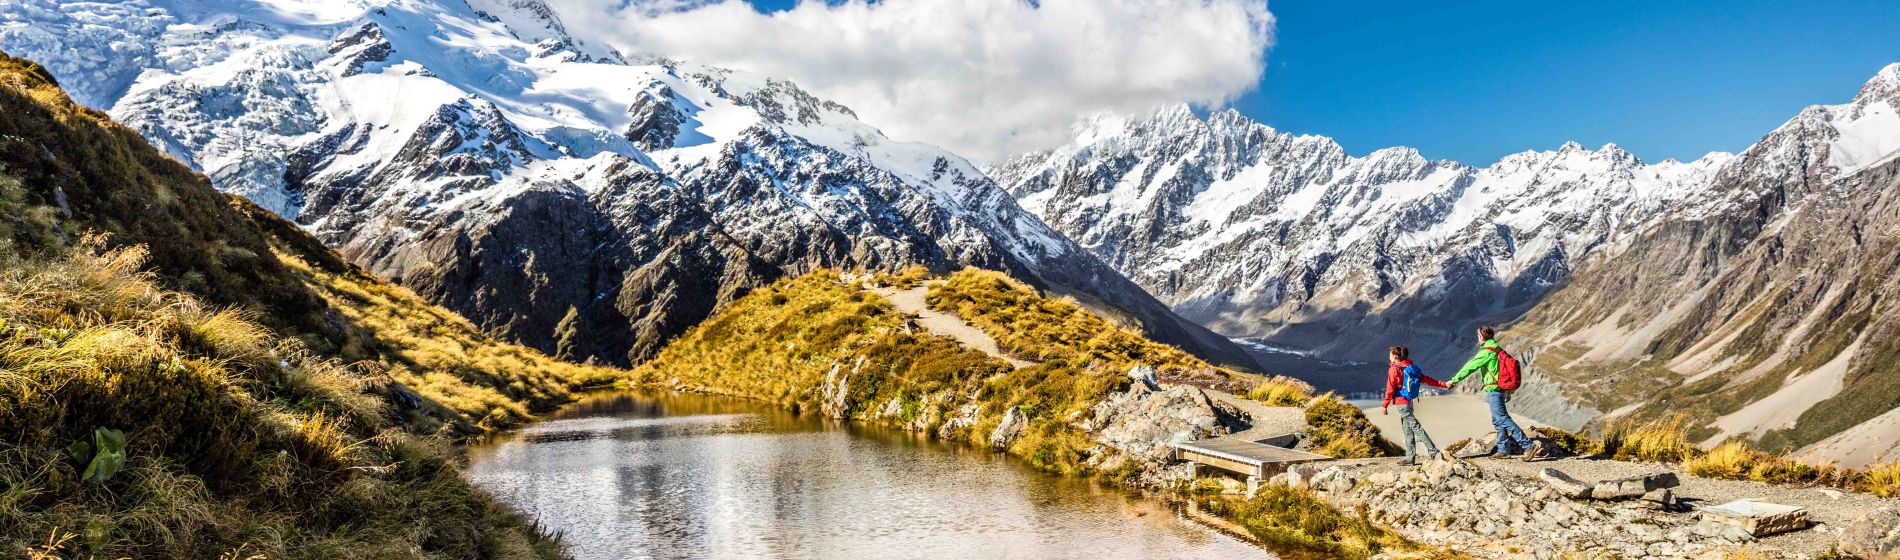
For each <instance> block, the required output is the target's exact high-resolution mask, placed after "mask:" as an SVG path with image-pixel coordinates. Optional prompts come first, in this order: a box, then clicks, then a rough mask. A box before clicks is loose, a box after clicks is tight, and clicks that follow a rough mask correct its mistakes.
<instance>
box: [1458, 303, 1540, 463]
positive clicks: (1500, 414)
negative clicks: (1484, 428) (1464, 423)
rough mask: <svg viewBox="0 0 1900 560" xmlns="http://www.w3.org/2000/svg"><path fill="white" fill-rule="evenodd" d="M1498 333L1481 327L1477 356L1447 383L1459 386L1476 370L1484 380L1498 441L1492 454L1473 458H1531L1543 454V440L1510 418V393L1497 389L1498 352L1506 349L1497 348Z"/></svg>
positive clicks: (1485, 392) (1492, 422)
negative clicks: (1529, 433) (1527, 432)
mask: <svg viewBox="0 0 1900 560" xmlns="http://www.w3.org/2000/svg"><path fill="white" fill-rule="evenodd" d="M1497 336H1498V332H1497V330H1496V329H1493V328H1491V327H1479V328H1478V353H1477V355H1474V356H1472V357H1471V359H1470V360H1468V361H1466V362H1465V365H1464V367H1461V368H1458V374H1457V375H1453V376H1451V381H1449V382H1447V384H1448V385H1452V386H1456V385H1458V382H1460V381H1464V380H1465V378H1466V377H1469V376H1471V374H1472V373H1473V372H1476V373H1478V374H1479V375H1480V376H1481V377H1480V378H1481V379H1483V380H1484V400H1485V401H1486V402H1488V403H1490V405H1491V426H1492V427H1494V428H1496V429H1497V432H1498V443H1497V447H1496V448H1495V449H1492V450H1491V453H1489V454H1486V455H1480V456H1478V457H1474V458H1481V457H1506V456H1511V455H1517V454H1519V453H1522V454H1524V460H1526V461H1529V460H1532V459H1534V458H1536V457H1537V456H1539V455H1541V454H1543V451H1544V449H1543V442H1533V441H1531V438H1529V437H1527V436H1525V435H1524V430H1523V429H1522V428H1519V427H1518V426H1517V421H1516V420H1512V419H1511V413H1510V411H1508V410H1505V407H1504V405H1505V403H1507V402H1510V400H1511V392H1510V391H1507V390H1503V389H1499V388H1498V354H1499V353H1501V352H1502V351H1503V350H1502V349H1501V348H1499V347H1498V341H1497Z"/></svg>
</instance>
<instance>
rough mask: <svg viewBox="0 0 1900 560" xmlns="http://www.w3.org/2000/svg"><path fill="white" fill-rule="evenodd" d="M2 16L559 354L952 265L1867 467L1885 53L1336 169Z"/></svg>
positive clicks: (344, 11)
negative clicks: (1864, 62) (935, 128)
mask: <svg viewBox="0 0 1900 560" xmlns="http://www.w3.org/2000/svg"><path fill="white" fill-rule="evenodd" d="M0 8H5V9H4V10H0V48H4V49H6V50H8V51H9V52H13V53H15V54H18V55H23V56H28V57H32V58H36V59H39V60H41V61H42V62H44V63H45V64H46V66H47V68H48V69H49V70H50V71H51V72H52V73H53V74H55V75H56V76H58V77H59V79H60V80H61V82H62V83H63V84H64V85H66V87H67V89H68V90H69V91H71V92H73V95H74V97H75V99H77V100H79V101H81V102H82V103H85V104H88V105H91V106H93V107H98V108H104V109H109V110H110V112H111V114H112V116H113V117H115V118H116V119H118V120H121V121H123V122H125V123H127V124H128V125H129V126H131V127H133V128H134V129H136V130H137V131H138V132H139V133H140V134H142V135H144V136H145V137H146V138H147V139H149V140H150V141H151V142H152V143H153V144H155V145H157V146H159V147H160V148H161V149H163V150H165V151H166V152H167V153H168V154H170V155H171V156H172V157H174V158H176V159H178V160H179V161H181V162H184V163H186V164H187V165H189V166H190V167H191V168H192V169H194V170H198V171H201V172H203V173H204V174H206V175H208V176H209V177H210V178H211V179H212V181H213V182H214V184H215V185H216V186H217V187H218V188H220V189H222V190H224V191H226V192H230V193H236V194H241V195H243V196H245V197H247V198H249V199H251V200H252V201H255V202H256V203H257V204H259V205H260V206H262V207H264V208H267V209H269V210H270V211H272V212H275V213H276V214H278V215H280V216H283V217H285V218H288V219H291V220H293V221H295V222H296V223H297V224H299V225H301V226H302V227H303V228H305V229H306V230H307V231H309V232H311V233H313V234H314V235H316V236H317V237H318V238H320V239H321V240H322V241H323V242H324V243H326V244H328V245H330V246H332V247H335V248H337V249H338V250H339V251H341V252H342V253H343V254H344V255H346V256H347V257H348V258H350V259H351V260H352V261H354V262H355V263H357V264H359V265H361V266H363V267H365V268H367V269H369V270H371V271H373V272H375V273H377V274H379V275H381V276H384V277H387V278H390V279H393V280H396V281H398V282H400V283H402V284H404V285H407V286H409V287H411V288H413V289H415V290H416V291H417V292H419V293H421V294H423V295H424V296H426V297H427V298H429V299H431V300H432V301H435V302H437V303H441V304H443V305H444V306H447V307H450V308H453V309H455V310H457V311H459V312H461V313H463V314H465V315H467V316H468V317H470V318H471V319H473V320H474V321H475V322H476V323H478V324H479V325H480V326H481V327H482V328H483V329H484V330H487V331H489V332H492V333H496V334H499V335H503V336H505V337H508V338H510V339H513V340H517V341H520V342H522V343H525V344H527V345H530V346H534V347H536V348H539V349H542V350H545V351H548V352H550V353H555V354H557V355H560V356H562V357H566V358H569V359H575V360H590V359H591V360H600V361H606V362H611V363H618V364H627V363H634V362H639V361H641V360H643V359H645V358H647V357H650V356H651V355H652V354H653V353H654V352H655V351H656V350H657V349H658V348H659V347H660V346H661V345H662V344H664V343H665V342H666V341H667V340H669V339H671V338H672V337H674V336H676V335H677V334H679V333H681V332H683V331H684V330H685V329H687V328H689V327H691V326H692V325H694V324H696V323H698V322H700V321H702V320H703V319H704V318H706V317H707V316H709V315H710V314H711V313H712V312H713V311H714V309H715V308H717V307H719V306H721V305H723V304H725V303H727V302H730V301H732V300H734V299H736V298H738V297H740V296H741V295H743V294H744V293H746V292H747V291H749V290H751V289H753V288H755V287H758V286H762V285H765V284H767V283H769V282H772V281H774V280H776V279H779V278H783V277H787V276H793V275H799V274H802V273H805V272H808V271H812V270H817V269H822V268H843V269H853V268H864V269H875V270H894V269H898V268H903V267H906V266H911V265H923V266H926V267H928V268H931V269H934V270H938V271H943V270H947V269H951V268H956V267H961V266H974V267H979V268H989V269H996V270H1002V271H1006V272H1008V273H1009V274H1011V275H1013V276H1016V277H1018V278H1021V279H1023V280H1025V281H1028V282H1030V283H1031V284H1033V285H1035V286H1037V287H1039V288H1043V289H1047V290H1050V291H1052V292H1054V293H1058V294H1065V295H1071V296H1074V297H1075V298H1076V299H1077V300H1079V301H1081V302H1082V303H1084V304H1086V305H1089V306H1091V307H1092V308H1094V309H1096V310H1097V311H1099V312H1103V313H1105V314H1108V315H1110V316H1114V317H1117V318H1120V319H1122V320H1124V321H1126V322H1128V323H1130V324H1135V325H1139V326H1140V327H1141V328H1142V329H1143V330H1144V331H1145V333H1146V334H1148V335H1149V336H1151V337H1153V338H1156V339H1158V340H1161V341H1164V342H1169V343H1172V344H1175V345H1178V346H1181V347H1182V348H1184V349H1186V350H1189V351H1191V352H1194V353H1196V354H1199V355H1201V356H1203V357H1207V358H1210V359H1212V360H1214V361H1216V362H1219V363H1225V364H1230V365H1240V366H1243V367H1248V366H1252V365H1261V366H1264V367H1265V369H1268V370H1270V371H1274V372H1281V373H1287V374H1291V375H1295V376H1298V377H1301V378H1302V379H1305V380H1307V381H1309V382H1312V383H1313V384H1314V385H1316V386H1318V387H1320V388H1322V389H1331V390H1339V391H1343V392H1351V391H1363V390H1368V389H1370V388H1373V387H1376V386H1377V385H1376V377H1377V376H1378V375H1379V374H1380V372H1381V369H1379V368H1378V367H1377V365H1373V364H1369V363H1370V362H1376V361H1379V360H1381V359H1382V357H1381V356H1382V354H1383V349H1384V347H1386V346H1389V345H1393V344H1406V345H1410V346H1413V347H1414V348H1415V352H1414V355H1415V356H1418V357H1419V358H1420V361H1421V363H1424V364H1427V365H1428V366H1431V367H1433V368H1436V369H1438V370H1443V369H1448V368H1449V367H1450V366H1451V365H1452V364H1455V363H1458V361H1459V360H1461V359H1462V357H1463V356H1464V355H1465V354H1466V353H1467V352H1468V351H1469V349H1470V346H1471V344H1472V341H1471V340H1470V338H1471V335H1470V334H1469V332H1470V330H1471V328H1472V327H1474V326H1477V325H1479V324H1500V325H1509V328H1508V330H1507V331H1506V340H1507V342H1508V343H1510V344H1512V345H1513V347H1515V348H1516V349H1517V350H1518V352H1519V353H1520V354H1522V355H1523V356H1524V357H1525V358H1526V359H1527V360H1528V363H1529V364H1530V368H1531V369H1530V371H1531V375H1532V380H1533V382H1532V383H1531V384H1530V387H1529V388H1527V389H1526V390H1525V391H1524V392H1523V393H1522V395H1521V396H1520V399H1519V401H1520V404H1519V410H1520V411H1526V412H1530V413H1531V414H1532V415H1533V416H1536V417H1538V418H1539V419H1542V420H1545V421H1547V422H1551V423H1554V424H1557V425H1560V426H1565V427H1578V426H1582V425H1584V424H1585V423H1587V422H1592V421H1600V420H1602V419H1606V418H1624V417H1631V418H1642V417H1659V416H1664V415H1669V414H1674V413H1677V412H1681V411H1690V412H1689V420H1690V425H1691V426H1692V428H1693V433H1692V435H1694V436H1695V439H1696V440H1697V441H1699V442H1702V443H1705V444H1713V443H1717V442H1720V441H1722V440H1724V439H1728V438H1743V439H1749V440H1753V441H1756V442H1759V443H1762V444H1765V445H1768V446H1770V447H1773V448H1777V449H1780V450H1788V451H1795V450H1799V451H1801V452H1804V453H1808V454H1813V455H1817V456H1820V457H1823V458H1827V459H1831V460H1839V461H1844V462H1848V463H1850V464H1855V463H1864V462H1867V461H1872V460H1878V459H1892V458H1895V457H1900V449H1896V448H1895V447H1894V445H1895V443H1896V442H1900V416H1894V415H1893V413H1891V412H1890V411H1893V410H1895V409H1896V407H1900V391H1895V390H1892V389H1891V388H1890V386H1891V380H1889V379H1888V377H1887V376H1891V375H1893V372H1894V371H1900V370H1897V369H1896V368H1892V367H1888V366H1886V364H1889V363H1891V362H1892V358H1893V357H1895V356H1896V355H1900V347H1893V345H1894V344H1900V343H1893V342H1889V341H1890V340H1893V339H1895V337H1894V336H1892V335H1893V333H1892V331H1893V329H1894V322H1893V321H1894V319H1892V318H1891V317H1893V316H1894V315H1895V312H1894V311H1892V310H1891V307H1890V306H1889V305H1887V304H1885V301H1887V300H1886V299H1885V298H1883V296H1885V295H1889V294H1888V292H1891V291H1892V289H1893V286H1894V283H1893V282H1892V281H1891V280H1890V277H1891V274H1892V273H1893V269H1894V266H1895V263H1894V261H1893V257H1892V255H1893V254H1894V253H1893V243H1894V236H1895V235H1900V233H1896V232H1900V216H1895V215H1893V211H1892V210H1891V202H1890V199H1891V198H1893V197H1894V196H1895V192H1894V191H1895V190H1896V189H1900V186H1897V185H1896V184H1895V182H1894V179H1893V176H1894V166H1895V164H1894V163H1893V155H1894V153H1895V152H1896V151H1900V117H1897V116H1896V113H1895V107H1896V106H1900V99H1896V97H1895V96H1896V94H1895V91H1896V89H1897V87H1896V84H1900V65H1894V66H1889V67H1887V68H1885V69H1881V70H1880V71H1879V72H1878V73H1877V74H1876V75H1875V76H1874V78H1873V79H1872V80H1870V81H1869V82H1867V84H1866V85H1865V86H1863V87H1862V88H1861V90H1860V91H1859V92H1858V93H1857V95H1855V96H1854V98H1853V99H1852V100H1851V101H1849V102H1848V103H1845V104H1840V105H1816V106H1813V107H1809V108H1808V109H1806V110H1803V111H1801V112H1800V113H1799V114H1798V115H1796V116H1795V117H1794V118H1793V119H1791V120H1789V121H1788V122H1787V123H1785V124H1783V125H1782V126H1780V127H1778V128H1776V129H1774V130H1773V131H1771V132H1769V133H1768V134H1767V135H1766V136H1764V137H1763V138H1762V139H1761V140H1759V141H1758V142H1756V143H1755V144H1754V145H1752V146H1749V147H1748V148H1746V149H1744V150H1741V151H1739V152H1738V153H1734V154H1728V153H1711V154H1708V155H1706V156H1703V157H1701V158H1698V159H1696V160H1694V161H1687V162H1684V161H1675V160H1665V161H1661V162H1654V163H1650V162H1645V161H1643V160H1641V159H1640V158H1637V157H1636V156H1634V155H1633V154H1631V153H1629V152H1628V151H1625V150H1623V149H1621V148H1619V147H1617V146H1615V145H1613V144H1612V145H1605V146H1602V147H1600V148H1597V149H1590V148H1586V147H1584V146H1581V145H1578V144H1575V143H1567V144H1564V145H1563V146H1561V147H1560V148H1558V149H1556V150H1552V151H1527V152H1523V153H1518V154H1513V155H1509V156H1506V157H1504V158H1501V159H1500V160H1499V161H1497V162H1496V163H1493V164H1491V165H1488V166H1484V167H1478V166H1472V165H1467V164H1463V163H1458V162H1451V161H1434V160H1430V159H1427V158H1425V157H1423V156H1421V155H1420V154H1419V153H1418V152H1417V151H1416V150H1413V149H1410V148H1403V147H1398V148H1387V149H1381V150H1376V151H1373V152H1371V153H1368V154H1365V155H1363V156H1355V155H1352V154H1350V153H1348V152H1347V151H1346V150H1345V149H1344V148H1342V147H1341V146H1340V145H1339V144H1338V143H1337V142H1335V141H1333V140H1331V139H1329V138H1326V137H1323V136H1315V135H1298V134H1290V133H1285V132H1281V131H1278V130H1275V129H1273V128H1272V127H1269V126H1267V125H1264V124H1261V123H1258V122H1255V121H1252V120H1250V119H1248V118H1247V117H1245V116H1243V115H1241V114H1239V113H1237V112H1234V111H1215V112H1212V113H1201V112H1197V111H1196V110H1193V109H1191V108H1189V107H1187V106H1174V107H1165V108H1161V109H1159V110H1156V111H1154V112H1152V113H1150V114H1146V115H1136V116H1127V115H1106V114H1105V115H1100V116H1097V117H1094V118H1092V119H1089V120H1087V121H1086V122H1084V123H1082V124H1081V125H1079V126H1078V127H1077V128H1076V129H1075V134H1074V140H1073V141H1071V142H1069V143H1067V144H1065V145H1063V146H1060V147H1057V148H1054V149H1051V150H1046V151H1042V152H1038V153H1032V154H1025V155H1022V156H1020V157H1017V158H1014V159H1011V160H1009V161H1006V162H1002V163H1000V164H998V165H995V166H991V167H983V166H978V165H974V164H972V163H971V162H969V161H967V160H965V159H963V158H960V157H958V156H956V155H955V154H951V153H948V152H946V151H943V150H941V149H938V148H935V147H931V146H928V145H923V144H917V143H907V142H899V141H895V140H892V139H890V138H887V137H885V136H884V135H883V134H882V133H880V132H878V130H877V129H875V128H873V127H872V126H871V125H870V124H867V123H864V122H861V121H860V120H859V119H858V118H857V117H856V115H855V114H854V113H853V112H852V111H851V110H850V109H849V108H847V107H844V106H842V105H839V104H837V103H833V102H830V101H826V100H824V99H821V98H819V97H817V96H814V95H812V94H810V93H808V92H806V91H804V90H802V89H800V88H798V87H797V86H796V85H794V84H792V83H789V82H785V81H780V80H776V79H772V78H769V77H761V76H753V75H748V74H745V73H741V72H734V71H730V70H726V69H721V68H717V67H710V66H703V65H698V64H692V63H686V62H681V61H674V60H668V59H665V58H663V57H660V56H652V55H629V54H627V53H620V52H616V51H614V50H613V49H610V48H606V47H604V46H601V45H594V44H589V43H587V42H585V41H581V40H578V39H576V38H575V37H573V36H572V35H570V34H569V33H567V31H566V28H565V26H564V25H563V23H562V22H561V21H560V20H559V18H558V17H556V16H555V15H554V14H555V12H554V11H553V10H551V9H549V8H548V6H547V5H546V4H543V3H542V2H541V1H540V0H394V1H388V2H376V3H369V4H359V3H355V2H318V1H315V0H269V1H265V0H251V1H245V2H232V3H220V2H210V1H207V0H135V1H132V2H122V3H111V4H101V3H92V2H62V1H56V0H0ZM1230 338H1232V339H1235V340H1238V341H1239V342H1240V344H1237V343H1236V342H1235V341H1234V340H1229V339H1230ZM1243 346H1245V348H1246V349H1243ZM1822 411H1828V412H1826V413H1823V412H1822Z"/></svg>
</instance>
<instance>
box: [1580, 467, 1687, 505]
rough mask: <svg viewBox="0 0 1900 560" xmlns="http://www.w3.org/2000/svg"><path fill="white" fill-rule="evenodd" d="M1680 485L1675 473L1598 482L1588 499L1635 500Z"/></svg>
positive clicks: (1680, 481) (1680, 482) (1652, 474)
mask: <svg viewBox="0 0 1900 560" xmlns="http://www.w3.org/2000/svg"><path fill="white" fill-rule="evenodd" d="M1680 485H1682V480H1680V479H1678V478H1676V473H1672V472H1661V473H1651V474H1646V475H1643V476H1634V477H1630V478H1619V479H1615V480H1605V481H1602V482H1598V483H1596V486H1595V487H1594V488H1592V489H1591V491H1590V497H1591V498H1594V499H1598V500H1620V499H1624V498H1635V497H1638V496H1642V495H1644V494H1648V493H1650V492H1653V491H1656V490H1661V489H1664V488H1675V487H1677V486H1680Z"/></svg>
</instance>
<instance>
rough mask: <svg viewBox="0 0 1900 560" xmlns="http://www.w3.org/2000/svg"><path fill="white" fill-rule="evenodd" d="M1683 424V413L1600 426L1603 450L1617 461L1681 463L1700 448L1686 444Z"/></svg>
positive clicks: (1684, 423)
mask: <svg viewBox="0 0 1900 560" xmlns="http://www.w3.org/2000/svg"><path fill="white" fill-rule="evenodd" d="M1687 423H1688V421H1687V417H1685V416H1683V415H1675V416H1670V417H1667V418H1657V419H1652V420H1648V421H1628V422H1616V423H1612V424H1610V425H1609V426H1608V427H1607V428H1605V429H1604V434H1603V448H1604V452H1605V453H1607V454H1609V455H1610V456H1611V457H1612V458H1615V459H1616V460H1618V461H1649V462H1655V463H1681V462H1683V461H1687V460H1689V459H1693V458H1695V457H1696V456H1697V455H1700V454H1701V453H1702V450H1701V449H1699V448H1697V447H1696V446H1695V445H1694V444H1691V443H1689V439H1688V436H1687V435H1685V433H1684V431H1683V430H1684V429H1685V426H1686V425H1687Z"/></svg>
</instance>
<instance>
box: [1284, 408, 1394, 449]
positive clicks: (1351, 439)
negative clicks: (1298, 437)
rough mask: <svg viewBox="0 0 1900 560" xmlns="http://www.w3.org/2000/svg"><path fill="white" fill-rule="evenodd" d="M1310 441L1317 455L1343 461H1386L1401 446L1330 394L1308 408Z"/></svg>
mask: <svg viewBox="0 0 1900 560" xmlns="http://www.w3.org/2000/svg"><path fill="white" fill-rule="evenodd" d="M1306 425H1307V427H1308V434H1307V436H1308V439H1309V441H1310V443H1309V444H1310V446H1311V448H1312V449H1313V451H1314V452H1315V453H1319V454H1322V455H1327V456H1331V457H1334V458H1339V459H1363V458H1367V457H1385V456H1389V455H1392V454H1393V453H1396V452H1397V451H1398V446H1396V445H1393V444H1392V442H1391V441H1388V440H1386V439H1385V437H1384V436H1381V435H1379V428H1378V427H1377V426H1373V425H1372V421H1371V420H1368V419H1367V418H1366V415H1365V413H1364V412H1362V411H1360V410H1359V408H1358V407H1355V406H1352V405H1350V404H1346V401H1345V400H1343V399H1340V398H1339V395H1335V394H1332V393H1327V394H1324V395H1320V396H1319V397H1317V398H1314V399H1313V400H1312V402H1309V403H1307V405H1306Z"/></svg>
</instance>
